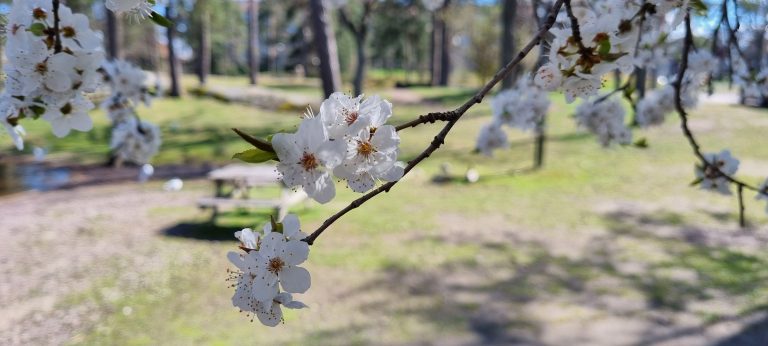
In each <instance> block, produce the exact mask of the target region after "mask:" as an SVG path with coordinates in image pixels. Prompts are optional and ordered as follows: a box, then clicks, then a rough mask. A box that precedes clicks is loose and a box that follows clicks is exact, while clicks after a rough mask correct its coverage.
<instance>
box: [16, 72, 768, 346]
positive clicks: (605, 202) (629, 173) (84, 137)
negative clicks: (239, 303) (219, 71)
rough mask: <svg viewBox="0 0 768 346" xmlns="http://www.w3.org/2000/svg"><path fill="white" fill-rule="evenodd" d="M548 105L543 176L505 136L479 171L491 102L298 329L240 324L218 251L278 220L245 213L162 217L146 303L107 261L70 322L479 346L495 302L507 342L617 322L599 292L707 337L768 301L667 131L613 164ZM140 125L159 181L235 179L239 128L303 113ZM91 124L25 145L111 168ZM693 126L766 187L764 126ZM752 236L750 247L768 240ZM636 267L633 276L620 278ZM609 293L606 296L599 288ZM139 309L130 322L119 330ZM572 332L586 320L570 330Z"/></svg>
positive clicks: (337, 229) (400, 190)
mask: <svg viewBox="0 0 768 346" xmlns="http://www.w3.org/2000/svg"><path fill="white" fill-rule="evenodd" d="M240 82H241V81H240V80H231V79H222V80H221V81H218V83H232V84H236V83H240ZM282 82H283V81H274V84H273V85H274V86H275V88H278V89H282V90H292V89H291V87H281V86H280V85H282V84H281V83H282ZM265 83H267V82H265ZM301 88H309V86H299V87H297V89H301ZM302 90H303V89H302ZM410 90H411V91H412V92H414V93H416V94H418V95H419V96H420V97H422V98H424V99H425V100H426V101H427V103H423V104H418V105H398V104H396V105H395V116H394V118H393V120H392V122H393V123H399V122H402V121H406V120H408V119H411V118H413V117H414V116H416V115H418V114H423V113H426V112H429V111H436V110H442V109H449V108H452V107H455V106H456V105H457V104H459V103H460V102H462V101H464V99H465V98H466V97H467V95H468V93H469V92H470V90H469V89H464V88H412V89H410ZM377 92H381V93H382V94H384V95H386V94H387V93H389V92H391V90H373V91H371V93H377ZM553 100H554V104H553V107H552V111H551V116H550V118H549V120H548V136H549V138H550V140H549V141H548V142H547V155H546V166H545V168H544V169H543V170H541V171H538V172H534V173H519V174H510V173H509V172H510V171H511V170H515V169H520V168H526V167H529V166H530V165H531V158H532V148H533V146H532V144H531V140H530V137H531V136H530V134H524V133H519V132H514V131H512V132H510V135H511V138H510V139H511V140H512V142H513V146H512V148H511V149H510V150H506V151H500V152H498V153H497V154H496V156H495V157H493V158H486V157H481V156H477V155H474V154H471V150H472V148H473V144H474V138H475V135H476V134H477V131H478V129H479V128H480V126H482V124H483V123H485V122H487V121H488V120H489V113H490V108H489V106H488V105H487V103H484V104H480V105H478V106H477V107H475V108H473V109H472V110H471V111H470V112H469V113H468V114H467V115H466V117H465V118H464V119H462V121H461V122H460V123H459V124H458V125H457V126H456V127H455V129H454V131H453V132H452V133H451V135H450V136H449V138H448V141H447V142H446V144H445V146H444V147H443V148H442V149H441V150H440V151H438V152H437V153H435V154H434V155H433V156H432V157H430V158H429V159H428V160H427V161H425V163H424V164H423V165H421V166H419V167H418V168H417V169H416V170H415V171H414V172H413V174H412V176H411V177H409V178H408V179H406V180H404V181H403V182H402V183H401V184H399V185H398V186H397V187H395V188H394V189H393V190H392V191H391V192H390V193H388V194H385V195H383V196H381V197H380V198H376V199H374V200H372V201H371V202H369V203H367V204H366V205H365V206H363V207H362V208H360V209H358V210H355V211H353V212H351V213H350V214H348V215H347V216H345V217H344V218H342V219H341V220H340V221H339V222H337V223H336V224H335V225H334V226H333V227H331V228H330V229H329V230H328V232H327V233H326V234H324V235H323V236H322V237H321V238H319V240H318V241H317V243H316V244H315V246H313V247H312V252H311V254H310V259H309V261H308V262H307V264H306V266H307V267H308V268H309V269H310V270H311V272H312V273H313V289H312V290H311V291H310V292H309V293H308V294H307V295H306V296H305V297H304V300H305V301H306V302H307V303H308V304H309V305H310V306H311V307H312V308H311V309H309V310H307V311H302V312H299V313H290V314H288V315H287V317H286V324H285V325H284V326H281V327H279V328H278V329H268V328H264V327H261V326H259V325H258V324H257V323H256V324H250V323H248V322H247V318H246V317H245V316H243V315H239V314H238V313H237V311H234V309H233V308H231V307H230V304H229V297H230V295H231V290H230V289H229V288H227V283H226V282H224V278H225V276H226V273H225V269H226V268H228V267H229V265H228V264H227V263H226V259H225V256H224V254H225V253H226V251H229V250H233V249H234V245H235V244H234V242H231V241H223V242H222V241H219V240H226V239H228V237H229V236H228V234H231V231H233V230H235V229H238V228H241V227H252V226H258V225H260V224H261V223H263V222H265V221H266V220H267V217H268V215H267V214H266V213H243V212H232V213H228V214H226V215H224V216H223V217H222V218H221V219H220V220H219V222H218V223H217V225H216V226H212V225H209V224H207V223H206V222H205V218H204V216H201V215H200V214H199V213H197V214H195V213H194V211H193V210H188V211H185V210H175V209H156V210H152V211H150V212H151V215H153V217H156V218H157V219H158V220H163V221H164V222H165V223H167V221H168V220H178V222H179V224H186V225H188V229H187V230H186V232H187V233H186V236H185V237H163V238H161V239H160V240H159V241H158V243H157V244H156V245H154V246H156V248H152V251H150V250H148V252H150V253H152V256H156V257H157V258H158V261H161V262H162V263H164V264H162V265H161V266H160V267H159V269H158V270H154V271H150V272H147V273H144V274H142V275H143V278H142V279H143V282H144V283H145V284H146V285H145V286H139V287H134V288H129V289H127V292H128V293H127V294H125V295H123V296H122V297H121V298H120V299H118V300H116V301H114V300H109V299H106V298H104V297H101V295H100V293H98V292H102V291H104V290H106V289H109V288H114V287H118V286H120V285H122V282H121V278H120V277H121V275H120V273H121V272H122V270H124V266H122V265H121V264H120V263H119V261H118V263H113V264H110V266H111V268H112V269H111V271H112V273H113V277H112V278H108V279H105V280H103V281H100V282H94V285H93V288H92V289H91V290H90V291H88V292H84V293H82V294H81V295H79V296H75V297H72V298H71V300H68V304H73V305H75V304H79V303H81V302H82V301H83V300H86V299H95V300H96V302H97V303H98V305H99V306H101V307H102V308H103V309H104V311H105V315H106V316H107V317H106V318H105V319H103V320H101V321H99V322H98V323H96V325H94V326H93V327H92V328H89V329H86V330H83V331H81V332H80V333H79V334H78V335H77V336H76V337H75V338H74V339H73V340H72V342H73V343H74V344H110V343H115V342H119V343H121V344H128V345H149V344H213V345H229V344H254V343H258V344H295V345H303V344H368V343H384V344H392V343H405V342H412V343H418V342H422V341H427V340H442V339H446V340H448V339H450V338H452V337H459V338H470V339H469V340H479V339H471V338H472V337H478V335H481V334H478V332H477V331H476V330H475V329H473V326H474V323H477V321H476V318H477V316H478V314H481V315H482V312H483V311H484V309H485V308H487V307H488V306H489V305H491V304H499V305H498V306H501V307H503V309H504V311H505V312H506V313H507V314H508V316H507V318H506V319H499V321H500V322H499V323H502V325H501V327H499V328H501V330H503V331H506V332H517V331H522V333H523V335H527V334H525V333H527V332H526V331H530V330H537V328H542V325H546V324H547V323H553V324H557V323H563V321H561V320H559V319H558V318H555V317H552V319H551V320H548V319H547V318H543V319H539V320H536V319H534V318H533V317H529V313H530V312H531V311H536V308H537V306H538V305H537V304H545V303H546V304H551V303H552V302H557V303H558V304H561V305H562V308H563V309H565V310H566V311H567V309H581V310H585V311H588V312H589V314H596V315H600V316H603V315H605V314H611V313H612V312H611V311H602V310H599V309H597V308H594V307H591V306H589V305H588V304H586V305H585V304H584V303H583V302H584V300H585V299H586V297H594V296H595V295H597V296H616V297H621V298H622V299H629V300H638V301H640V302H641V303H640V305H641V306H642V308H641V309H639V310H638V311H635V312H634V313H637V314H639V315H641V316H643V314H646V313H648V312H649V311H650V312H664V313H671V314H674V313H678V312H681V311H687V312H691V313H693V314H694V315H696V316H700V317H701V319H702V321H704V323H709V322H713V321H717V320H718V319H719V318H720V317H722V313H721V312H719V311H716V310H708V308H707V307H706V306H704V307H702V306H703V305H702V304H703V303H706V302H711V301H712V300H716V301H721V302H723V304H731V305H732V307H733V308H732V309H731V311H732V312H733V313H739V312H744V313H746V312H750V311H753V310H755V309H757V308H759V307H761V306H765V305H766V304H768V289H767V288H766V287H764V285H762V284H761V283H764V282H765V280H766V279H768V271H766V269H765V268H768V251H766V250H765V249H766V248H765V247H764V246H762V247H761V246H757V249H756V250H755V249H753V250H745V249H741V248H739V247H738V246H733V245H728V244H726V245H718V243H717V242H712V243H707V242H706V241H703V242H699V241H697V240H696V239H698V238H695V237H691V236H690V233H691V232H693V231H697V232H701V234H702V235H701V236H703V237H705V238H706V237H715V238H717V239H720V238H722V239H726V240H727V239H730V237H731V236H732V235H735V234H736V233H737V232H738V230H737V227H736V221H735V217H736V216H735V214H734V212H735V211H736V208H735V201H734V199H732V198H727V197H721V196H715V195H712V194H708V193H705V192H701V191H698V190H697V189H695V188H692V187H690V186H688V183H689V182H690V181H691V180H692V179H693V165H694V162H695V159H694V157H693V156H692V154H691V150H690V148H689V147H688V144H687V143H686V141H685V139H684V138H683V137H682V136H681V134H680V131H679V129H678V125H677V119H676V118H675V117H674V115H670V117H669V118H668V122H667V124H665V125H664V126H662V127H660V128H657V129H651V130H640V131H637V132H636V133H635V136H636V137H637V138H640V137H644V138H647V140H648V143H649V144H650V146H649V148H647V149H638V148H634V147H613V148H608V149H604V148H601V147H600V146H599V145H598V143H597V141H596V139H595V138H594V137H592V136H589V135H586V134H585V133H583V132H582V131H580V130H578V129H576V128H575V127H574V122H573V119H571V117H570V114H571V113H572V111H573V105H567V104H565V103H564V101H563V98H562V96H554V98H553ZM140 113H141V114H142V116H143V117H144V118H146V119H150V120H152V121H154V122H157V123H159V124H160V125H161V127H162V129H163V135H164V138H165V143H164V147H163V150H162V152H161V154H160V155H159V156H158V157H157V163H160V164H163V163H181V162H201V161H210V162H218V163H225V162H229V161H230V159H229V157H230V156H231V155H232V154H233V153H235V152H237V151H239V150H243V149H245V148H247V145H245V144H244V143H242V142H241V141H239V140H238V139H237V137H236V136H235V135H234V134H232V133H231V132H230V131H229V128H231V127H235V126H236V127H239V128H244V129H247V130H248V131H249V132H251V133H253V134H255V135H260V136H266V135H267V134H270V133H274V132H275V131H278V130H280V129H289V128H291V127H292V126H294V125H295V124H296V123H297V122H298V117H297V115H296V114H292V113H288V112H267V111H262V110H257V109H252V108H246V107H243V106H237V105H229V104H219V103H216V102H214V101H211V100H198V99H194V98H186V99H183V100H181V101H177V100H168V99H163V100H158V101H157V102H156V104H155V105H154V106H153V108H151V110H147V109H141V110H140ZM96 118H97V119H100V120H99V121H98V122H97V129H96V131H94V132H93V133H91V134H76V135H73V136H70V137H68V138H66V139H64V140H54V139H53V138H52V137H51V136H50V135H49V134H48V133H49V130H48V129H47V128H46V126H45V125H44V124H42V123H41V122H37V123H34V124H32V125H29V126H28V128H29V132H30V135H29V137H28V138H29V142H30V143H31V144H32V145H42V146H49V147H51V148H52V149H53V151H54V156H55V157H60V158H61V159H69V160H77V161H78V162H80V161H98V160H101V159H103V157H104V155H105V153H106V150H107V147H106V137H105V135H106V121H104V120H103V118H104V116H103V114H97V115H96ZM692 122H693V125H694V128H695V129H696V130H697V132H698V133H699V134H700V139H701V142H702V144H703V146H704V148H705V151H719V150H720V149H721V148H725V147H727V148H730V149H731V150H732V151H733V152H734V154H735V155H736V156H737V157H739V158H742V159H743V160H744V162H745V164H744V165H743V166H744V168H745V169H744V174H742V176H743V177H744V179H746V180H748V181H751V182H758V181H759V180H761V179H763V178H764V176H761V175H760V173H761V172H760V167H765V165H768V160H767V159H765V158H766V157H768V146H766V145H763V143H762V141H763V140H764V139H765V138H764V134H765V128H766V126H768V112H766V111H764V110H755V109H747V108H740V107H731V106H723V105H706V106H705V107H701V108H699V109H697V110H694V111H692ZM439 128H440V125H427V126H423V127H419V128H416V129H410V130H407V131H404V132H403V133H402V157H403V158H404V159H408V158H412V157H414V156H415V155H417V154H418V153H419V152H420V151H421V150H422V149H423V148H424V147H425V146H427V145H428V143H429V142H430V141H431V140H432V137H433V136H434V134H435V133H436V132H437V131H438V130H439ZM32 145H30V147H31V146H32ZM443 163H448V164H450V166H451V169H452V172H453V173H454V174H456V175H462V174H463V173H464V171H465V170H466V169H467V168H468V167H470V166H472V167H475V168H476V169H478V170H479V171H480V173H481V177H482V178H481V181H480V182H479V183H477V184H472V185H469V184H464V183H454V184H448V185H436V184H432V183H430V182H429V180H430V178H431V177H432V176H433V175H434V174H435V173H437V172H438V171H439V169H440V165H441V164H443ZM750 166H752V168H750ZM762 173H763V175H764V174H765V172H762ZM195 184H196V183H192V186H193V187H194V186H196V185H195ZM199 184H201V185H199V186H198V187H199V188H202V184H203V183H199ZM337 188H338V190H339V191H338V196H337V198H336V199H335V200H334V201H333V202H331V203H329V204H327V205H324V206H318V205H314V204H313V205H311V206H310V207H308V208H305V207H299V208H297V209H296V210H295V211H296V213H297V214H299V216H300V218H301V220H302V223H303V224H304V225H305V229H306V230H311V229H313V227H315V226H317V225H319V224H320V223H321V222H322V221H323V220H324V219H325V218H326V217H327V216H328V215H330V214H331V213H333V212H335V211H337V210H339V209H340V208H343V207H344V206H345V205H346V203H348V202H349V201H351V200H352V199H353V198H355V197H357V196H358V195H357V194H354V193H352V192H350V191H349V190H348V189H345V188H344V187H343V186H342V185H341V184H337ZM752 199H753V197H752V196H748V198H747V217H748V219H749V221H750V223H752V224H753V225H765V224H766V223H768V218H766V216H765V213H764V205H762V204H761V203H756V202H754V201H753V200H752ZM616 209H618V210H619V211H618V212H617V211H616ZM762 230H763V231H764V230H765V227H762ZM754 232H760V230H755V231H754ZM757 238H759V237H749V239H752V241H754V242H759V240H756V239H757ZM200 239H210V240H200ZM707 239H708V238H707ZM211 240H216V241H211ZM726 243H727V242H726ZM153 251H154V252H153ZM181 252H183V253H184V255H183V256H181V255H180V253H181ZM178 257H182V258H184V259H178ZM629 264H631V265H634V266H636V267H639V268H641V269H640V271H639V272H633V271H629V270H626V269H624V268H625V267H626V266H627V265H629ZM677 273H684V274H686V275H687V276H684V277H685V278H687V279H685V278H681V277H679V275H678V274H677ZM605 280H607V282H609V284H603V283H602V282H603V281H605ZM611 283H612V284H611ZM126 306H127V307H130V308H131V313H130V314H124V313H123V307H126ZM531 309H533V310H531ZM581 310H579V311H581ZM589 314H587V316H592V315H589ZM579 318H581V317H579V315H578V314H574V315H573V316H569V317H566V318H563V320H565V321H570V320H572V319H579ZM587 318H588V317H587Z"/></svg>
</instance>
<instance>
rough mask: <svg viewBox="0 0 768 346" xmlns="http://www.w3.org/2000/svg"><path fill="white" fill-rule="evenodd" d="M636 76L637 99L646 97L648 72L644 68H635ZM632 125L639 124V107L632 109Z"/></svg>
mask: <svg viewBox="0 0 768 346" xmlns="http://www.w3.org/2000/svg"><path fill="white" fill-rule="evenodd" d="M635 77H636V78H637V80H635V90H637V99H638V100H642V99H643V98H645V91H646V82H647V80H648V72H647V71H646V69H644V68H639V67H636V68H635ZM631 125H632V126H638V125H639V124H638V122H637V107H633V109H632V123H631Z"/></svg>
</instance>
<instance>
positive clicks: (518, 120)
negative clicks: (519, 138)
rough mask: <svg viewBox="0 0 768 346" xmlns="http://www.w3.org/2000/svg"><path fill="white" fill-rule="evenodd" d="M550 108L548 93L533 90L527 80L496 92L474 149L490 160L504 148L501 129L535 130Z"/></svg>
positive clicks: (530, 82) (503, 136)
mask: <svg viewBox="0 0 768 346" xmlns="http://www.w3.org/2000/svg"><path fill="white" fill-rule="evenodd" d="M550 104H551V101H550V100H549V93H548V92H546V91H544V90H542V89H541V88H539V87H538V86H536V85H535V84H534V83H533V82H532V79H531V78H530V77H528V76H525V77H521V78H520V79H518V80H517V82H516V83H515V85H514V86H513V87H512V88H510V89H506V90H502V91H500V92H499V93H498V94H496V96H494V97H493V99H492V100H491V110H492V111H493V118H492V119H491V122H490V123H488V124H486V125H484V126H483V127H482V128H481V130H480V133H479V134H478V137H477V141H476V145H475V148H476V149H477V151H478V152H480V153H482V154H483V155H486V156H491V155H492V154H493V151H494V150H496V149H501V148H506V147H508V146H509V141H508V140H507V134H506V133H505V132H504V130H503V127H504V126H508V127H510V128H516V129H519V130H522V131H529V130H533V129H536V128H537V127H539V126H542V123H543V121H544V118H545V117H546V115H547V111H548V110H549V106H550Z"/></svg>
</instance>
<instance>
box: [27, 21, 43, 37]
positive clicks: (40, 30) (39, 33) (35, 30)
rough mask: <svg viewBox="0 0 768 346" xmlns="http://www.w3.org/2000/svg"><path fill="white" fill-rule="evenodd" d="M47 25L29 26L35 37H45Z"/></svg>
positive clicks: (35, 24)
mask: <svg viewBox="0 0 768 346" xmlns="http://www.w3.org/2000/svg"><path fill="white" fill-rule="evenodd" d="M45 29H46V27H45V24H43V23H34V24H32V25H30V26H29V32H31V33H32V34H33V35H35V36H43V35H45Z"/></svg>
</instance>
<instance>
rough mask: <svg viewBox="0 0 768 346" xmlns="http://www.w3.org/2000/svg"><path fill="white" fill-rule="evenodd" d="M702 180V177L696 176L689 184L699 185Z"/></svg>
mask: <svg viewBox="0 0 768 346" xmlns="http://www.w3.org/2000/svg"><path fill="white" fill-rule="evenodd" d="M703 180H704V179H702V178H696V180H694V181H692V182H691V185H690V186H696V185H699V184H701V182H702V181H703Z"/></svg>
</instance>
